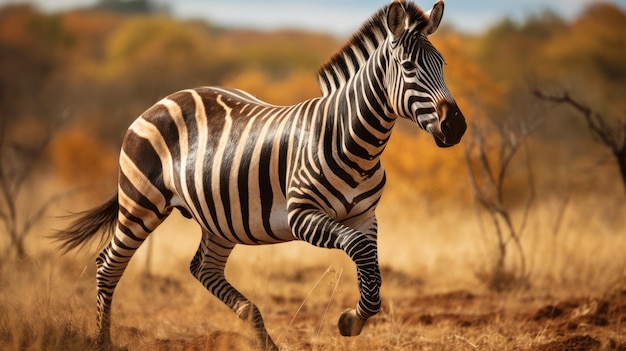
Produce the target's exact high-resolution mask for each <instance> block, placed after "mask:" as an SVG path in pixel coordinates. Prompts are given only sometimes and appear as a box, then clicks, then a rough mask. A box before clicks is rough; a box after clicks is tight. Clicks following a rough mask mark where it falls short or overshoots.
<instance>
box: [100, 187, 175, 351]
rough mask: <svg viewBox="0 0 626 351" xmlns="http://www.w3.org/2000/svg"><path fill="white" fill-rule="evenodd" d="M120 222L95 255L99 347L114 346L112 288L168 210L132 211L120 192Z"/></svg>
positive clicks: (134, 209) (143, 209) (137, 209)
mask: <svg viewBox="0 0 626 351" xmlns="http://www.w3.org/2000/svg"><path fill="white" fill-rule="evenodd" d="M119 196H120V200H121V201H120V211H119V214H118V225H117V228H116V229H115V233H114V236H113V239H112V240H111V242H110V243H109V245H107V247H105V248H104V249H103V250H102V252H100V254H99V255H98V257H97V258H96V266H97V273H96V283H97V293H98V304H97V307H98V339H97V343H98V348H99V349H101V350H108V349H109V348H110V347H111V332H110V329H111V303H112V301H113V292H114V291H115V287H116V286H117V283H118V282H119V280H120V278H122V275H123V274H124V271H125V270H126V267H127V266H128V263H129V261H130V259H131V258H132V256H133V254H134V253H135V251H137V249H138V248H139V246H141V244H142V243H143V242H144V240H145V239H146V238H147V237H148V235H149V234H150V233H151V232H152V231H153V230H154V229H155V228H156V227H157V226H158V225H159V224H161V223H162V222H163V220H165V218H166V217H167V215H168V214H169V212H168V213H166V214H161V213H157V212H153V211H151V210H147V209H145V208H141V209H140V207H135V208H133V209H132V210H133V213H134V214H131V213H130V212H128V211H127V210H126V209H125V208H124V207H123V204H124V197H125V195H124V194H123V193H121V192H120V195H119Z"/></svg>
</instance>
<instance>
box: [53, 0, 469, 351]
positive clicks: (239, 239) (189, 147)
mask: <svg viewBox="0 0 626 351" xmlns="http://www.w3.org/2000/svg"><path fill="white" fill-rule="evenodd" d="M442 13H443V2H441V1H440V2H438V3H437V4H436V5H435V7H434V8H433V11H432V12H431V13H430V16H429V15H428V14H427V13H424V12H423V11H422V10H421V9H419V8H418V7H417V6H415V5H414V4H412V3H405V2H404V1H396V2H393V3H392V4H390V5H388V6H386V7H385V8H383V9H381V10H380V11H379V12H377V13H376V14H375V15H374V16H373V17H372V18H371V19H370V20H369V21H368V22H367V23H366V24H365V25H364V26H363V27H362V28H361V29H360V30H359V31H358V32H357V33H356V34H355V35H354V36H353V38H352V39H351V40H350V41H349V42H348V44H347V45H346V46H345V47H344V48H343V49H342V50H340V51H339V52H338V53H337V54H336V55H335V56H334V57H333V58H331V60H330V61H329V62H328V63H327V64H325V65H324V66H323V67H322V69H321V70H320V72H319V81H320V85H321V89H322V92H323V96H322V97H319V98H315V99H312V100H308V101H304V102H302V103H299V104H297V105H294V106H274V105H269V104H267V103H265V102H262V101H260V100H258V99H257V98H255V97H253V96H251V95H250V94H248V93H246V92H243V91H240V90H235V89H227V88H220V87H203V88H197V89H191V90H184V91H180V92H177V93H175V94H173V95H170V96H168V97H167V98H165V99H163V100H161V101H159V102H158V103H157V104H155V105H154V106H153V107H151V108H150V109H148V110H147V111H146V112H145V113H143V114H142V115H141V116H140V117H139V118H138V119H137V120H136V121H135V122H134V123H133V124H132V125H131V126H130V128H129V129H128V131H127V133H126V136H125V138H124V142H123V145H122V150H121V155H120V175H119V186H118V190H117V194H116V196H113V197H112V198H111V199H110V200H109V201H108V202H106V203H105V204H103V205H102V206H100V207H98V208H96V209H93V210H91V211H88V212H86V213H85V214H83V215H82V216H81V217H80V218H78V220H77V221H76V222H75V223H74V224H73V226H72V227H70V228H69V229H67V230H65V231H63V232H61V233H59V238H60V240H61V241H62V242H63V243H64V245H65V248H67V249H71V248H73V247H76V246H78V245H80V244H81V243H83V242H84V241H86V240H88V239H89V238H91V237H93V236H94V234H95V232H96V231H97V230H98V228H99V227H100V226H102V225H114V226H115V230H114V232H113V238H112V240H111V242H110V244H109V245H108V246H107V247H106V248H105V249H104V250H103V251H102V252H101V254H100V255H99V256H98V258H97V265H98V271H97V282H98V315H99V327H100V341H101V342H102V343H108V342H109V341H110V337H109V326H110V308H111V301H112V297H113V291H114V289H115V286H116V285H117V282H118V281H119V279H120V278H121V276H122V274H123V272H124V269H125V268H126V266H127V264H128V261H129V260H130V258H131V257H132V255H133V253H134V252H135V250H136V249H137V248H138V247H139V246H140V245H141V244H142V242H143V241H144V240H145V239H146V238H147V237H148V235H149V234H150V233H151V232H152V231H153V230H154V229H155V228H156V227H157V226H158V225H159V224H160V223H161V222H162V221H163V220H164V219H165V218H166V217H167V216H168V215H169V214H170V213H171V212H172V210H173V209H175V208H177V209H179V210H180V211H181V212H182V213H183V215H185V216H186V217H189V218H193V219H194V220H195V221H197V222H198V223H199V224H200V226H201V227H202V233H203V235H202V240H201V243H200V246H199V248H198V251H197V252H196V255H195V256H194V258H193V260H192V262H191V265H190V270H191V273H192V274H193V275H194V276H195V277H196V278H198V279H199V280H200V281H201V282H202V284H203V285H204V286H205V287H206V288H207V289H208V290H209V291H210V292H211V293H213V294H214V295H215V296H217V297H218V298H219V299H220V300H222V301H223V302H224V303H225V304H227V305H228V306H229V307H230V308H231V309H232V310H233V311H234V312H235V313H236V314H237V315H239V317H241V318H243V319H245V320H251V323H252V325H253V326H254V328H255V330H256V331H257V333H258V337H259V341H260V343H261V344H262V346H263V348H264V349H276V346H275V345H274V343H273V342H272V340H271V338H270V337H269V335H268V334H267V331H266V330H265V327H264V324H263V319H262V317H261V314H260V313H259V311H258V309H257V308H256V306H255V305H254V304H253V303H251V302H250V301H248V300H247V299H246V298H245V297H244V296H243V295H242V294H241V293H239V292H238V291H237V290H236V289H235V288H234V287H233V286H231V285H230V283H228V281H227V280H226V279H225V277H224V267H225V265H226V262H227V259H228V256H229V254H230V252H231V250H232V249H233V248H234V246H235V245H236V244H247V245H257V244H270V243H280V242H286V241H291V240H303V241H306V242H309V243H311V244H312V245H315V246H319V247H324V248H337V249H341V250H344V251H345V252H346V253H347V254H348V255H349V256H350V257H351V258H352V260H353V261H354V262H355V264H356V267H357V272H358V280H359V289H360V294H361V298H360V299H359V302H358V304H357V306H356V309H349V310H347V311H345V312H344V313H343V314H342V316H341V318H340V321H339V329H340V331H341V333H342V334H343V335H357V334H359V333H360V331H361V328H362V327H363V325H364V323H365V321H366V320H367V319H368V318H369V317H371V316H373V315H374V314H376V313H378V311H379V310H380V305H381V301H380V296H379V289H380V284H381V278H380V272H379V267H378V257H377V246H376V236H377V222H376V217H375V208H376V205H377V204H378V202H379V199H380V197H381V195H382V191H383V187H384V185H385V171H384V169H383V166H382V164H381V162H380V155H381V153H382V152H383V150H384V149H385V146H386V144H387V141H388V140H389V137H390V135H391V130H392V128H393V126H394V124H395V121H396V119H397V118H398V117H403V118H408V119H411V120H413V121H415V122H416V123H417V124H418V125H420V126H421V127H422V128H423V129H425V130H427V131H429V132H431V133H432V134H433V135H434V137H435V140H436V141H437V143H438V144H439V145H441V146H450V145H453V144H456V143H458V142H459V141H460V139H461V136H462V135H463V132H464V131H465V122H464V119H463V116H462V115H461V113H460V111H459V110H458V107H457V106H456V103H455V102H454V100H453V98H452V96H451V95H450V93H449V92H448V90H447V88H446V86H445V84H444V82H443V58H442V57H441V55H440V54H439V53H438V52H437V51H436V50H435V48H434V47H433V46H432V45H431V44H430V43H429V42H428V39H427V35H429V34H431V33H432V32H434V30H435V29H436V27H437V25H438V24H439V21H440V17H441V15H442Z"/></svg>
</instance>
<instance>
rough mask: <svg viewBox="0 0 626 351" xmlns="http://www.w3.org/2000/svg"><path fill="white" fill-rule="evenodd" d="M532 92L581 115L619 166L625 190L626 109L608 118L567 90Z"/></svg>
mask: <svg viewBox="0 0 626 351" xmlns="http://www.w3.org/2000/svg"><path fill="white" fill-rule="evenodd" d="M533 93H534V94H535V96H536V97H538V98H539V99H542V100H546V101H550V102H554V103H557V104H565V105H567V106H570V107H571V108H573V109H574V110H576V111H577V112H578V113H580V114H581V115H582V116H583V118H584V120H585V123H586V124H587V127H588V128H589V130H590V131H591V133H592V134H593V136H594V137H595V138H596V139H597V140H598V141H599V142H601V143H602V144H604V146H606V147H607V148H608V149H609V150H610V151H611V154H612V155H613V157H614V158H615V161H616V162H617V165H618V167H619V170H620V175H621V177H622V184H623V185H624V191H626V111H624V112H623V114H622V118H621V119H618V118H610V119H608V118H606V117H605V116H604V115H602V114H601V113H600V112H599V111H597V110H594V109H592V108H591V107H588V106H586V105H585V104H583V103H582V102H580V101H578V100H577V99H574V98H572V96H571V95H570V94H569V93H568V92H564V93H561V94H558V95H550V94H547V93H545V92H543V91H541V90H539V89H535V90H534V91H533Z"/></svg>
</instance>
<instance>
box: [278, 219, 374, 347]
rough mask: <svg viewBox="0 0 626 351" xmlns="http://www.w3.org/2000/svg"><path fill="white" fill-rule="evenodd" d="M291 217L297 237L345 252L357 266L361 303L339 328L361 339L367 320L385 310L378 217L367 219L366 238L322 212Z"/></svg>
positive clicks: (343, 317)
mask: <svg viewBox="0 0 626 351" xmlns="http://www.w3.org/2000/svg"><path fill="white" fill-rule="evenodd" d="M290 215H291V216H290V223H291V226H292V230H293V232H294V234H295V235H296V237H298V238H299V239H301V240H304V241H307V242H309V243H311V244H313V245H315V246H318V247H324V248H335V249H341V250H343V251H344V252H346V253H347V254H348V256H350V258H351V259H352V261H353V262H354V263H355V264H356V269H357V277H358V282H359V293H360V298H359V302H358V303H357V306H356V308H355V309H352V308H350V309H347V310H345V311H344V312H343V313H342V314H341V316H340V318H339V322H338V327H339V332H340V333H341V335H343V336H356V335H359V334H360V333H361V330H362V329H363V326H364V325H365V323H366V321H367V319H368V318H370V317H372V316H374V315H375V314H377V313H378V312H379V311H380V306H381V300H380V286H381V278H380V269H379V266H378V247H377V243H376V219H375V217H374V216H373V215H371V216H364V218H363V221H364V222H365V226H363V225H361V226H359V228H361V227H363V228H365V229H364V231H365V232H367V234H366V233H364V232H361V231H359V230H356V229H353V228H352V227H350V226H347V225H345V224H342V223H339V222H337V221H334V220H333V219H332V218H330V217H329V216H327V215H325V214H323V213H321V212H317V211H315V212H314V211H308V212H306V211H298V210H296V211H294V212H292V213H290ZM358 220H359V219H356V221H358ZM370 227H371V228H370Z"/></svg>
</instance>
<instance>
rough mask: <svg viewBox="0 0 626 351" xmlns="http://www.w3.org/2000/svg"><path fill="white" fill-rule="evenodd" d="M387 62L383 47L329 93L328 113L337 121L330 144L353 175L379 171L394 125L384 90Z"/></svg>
mask: <svg viewBox="0 0 626 351" xmlns="http://www.w3.org/2000/svg"><path fill="white" fill-rule="evenodd" d="M387 62H388V61H387V55H386V51H385V46H382V47H380V48H379V49H378V50H376V51H375V52H374V53H373V55H372V56H371V57H370V58H369V60H368V61H367V62H366V63H365V64H364V65H363V66H362V67H361V68H360V69H359V71H358V72H357V73H356V74H354V75H353V77H351V78H350V79H349V80H348V82H347V83H346V84H344V85H343V86H342V87H341V88H340V89H338V90H336V91H334V92H331V93H330V95H329V96H328V101H329V104H330V106H329V113H330V114H332V115H333V116H334V117H335V118H333V119H334V120H335V123H336V127H335V131H334V133H336V135H335V137H334V138H333V147H335V148H336V150H337V153H338V156H339V157H340V158H341V159H342V160H344V163H345V164H347V165H348V166H350V168H352V171H353V173H354V177H355V178H356V177H360V178H363V177H369V176H370V175H371V174H372V173H373V172H375V171H376V170H378V168H379V167H380V156H381V153H382V152H383V150H384V149H385V146H386V145H387V142H388V140H389V137H390V136H391V129H392V128H393V126H394V124H395V120H396V116H395V114H394V113H393V112H392V111H391V109H390V108H389V104H388V101H387V92H386V90H385V85H386V82H385V79H386V70H387V66H388V64H387Z"/></svg>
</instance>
